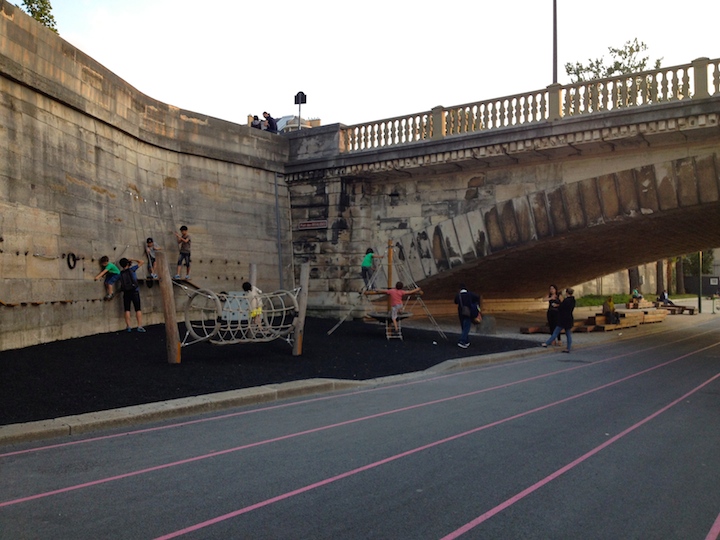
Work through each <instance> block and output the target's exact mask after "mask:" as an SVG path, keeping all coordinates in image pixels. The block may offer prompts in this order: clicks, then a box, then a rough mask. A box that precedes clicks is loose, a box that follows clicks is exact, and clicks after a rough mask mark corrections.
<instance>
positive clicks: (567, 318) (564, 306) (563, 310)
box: [542, 288, 575, 353]
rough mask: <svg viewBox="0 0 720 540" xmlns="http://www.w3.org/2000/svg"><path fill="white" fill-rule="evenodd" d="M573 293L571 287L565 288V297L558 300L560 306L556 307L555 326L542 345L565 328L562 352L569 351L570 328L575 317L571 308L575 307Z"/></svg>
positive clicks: (544, 345)
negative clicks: (556, 318)
mask: <svg viewBox="0 0 720 540" xmlns="http://www.w3.org/2000/svg"><path fill="white" fill-rule="evenodd" d="M574 293H575V291H574V290H573V289H569V288H568V289H565V298H564V299H563V301H562V302H560V307H559V308H558V323H557V326H556V327H555V330H554V331H553V333H552V336H550V338H549V339H548V340H547V341H546V342H545V343H543V344H542V346H543V347H547V346H548V345H550V344H551V343H552V342H553V341H555V339H557V337H558V336H559V335H560V332H562V331H563V330H565V335H566V336H567V349H563V351H562V352H564V353H569V352H570V349H571V348H572V328H573V325H574V324H575V319H574V317H573V310H574V309H575V297H574V296H573V294H574Z"/></svg>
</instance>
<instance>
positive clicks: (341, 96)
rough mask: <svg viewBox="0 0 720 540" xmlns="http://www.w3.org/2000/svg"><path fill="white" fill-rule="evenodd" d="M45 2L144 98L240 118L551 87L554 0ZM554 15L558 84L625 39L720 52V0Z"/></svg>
mask: <svg viewBox="0 0 720 540" xmlns="http://www.w3.org/2000/svg"><path fill="white" fill-rule="evenodd" d="M17 3H18V4H20V3H21V2H20V1H19V0H18V1H17ZM51 4H52V12H53V15H54V17H55V21H56V23H57V29H58V31H59V33H60V36H61V37H62V38H63V39H65V40H67V41H68V42H69V43H71V44H72V45H74V46H76V47H77V48H79V49H80V50H82V51H83V52H84V53H86V54H88V55H89V56H91V57H92V58H94V59H95V60H97V61H98V62H100V63H101V64H103V65H104V66H105V67H106V68H107V69H109V70H110V71H112V72H114V73H115V74H116V75H118V76H119V77H121V78H122V79H124V80H125V81H126V82H128V83H129V84H130V85H132V86H133V87H135V88H136V89H137V90H139V91H140V92H142V93H143V94H146V95H147V96H149V97H151V98H153V99H157V100H159V101H162V102H165V103H167V104H169V105H173V106H176V107H179V108H182V109H186V110H189V111H193V112H196V113H200V114H203V115H208V116H214V117H217V118H221V119H223V120H228V121H231V122H237V123H241V124H245V123H246V122H247V115H248V114H257V115H261V114H262V112H263V111H268V112H270V113H271V114H272V115H273V116H275V117H276V118H280V117H282V116H285V115H291V114H297V112H298V107H297V105H295V104H294V97H295V94H297V93H298V92H299V91H303V92H305V94H306V95H307V104H305V105H303V106H302V116H303V118H319V119H320V120H321V122H322V125H328V124H333V123H337V122H340V123H343V124H346V125H353V124H359V123H363V122H369V121H373V120H379V119H384V118H391V117H395V116H402V115H406V114H411V113H416V112H421V111H428V110H430V109H432V108H433V107H435V106H437V105H443V106H451V105H461V104H464V103H471V102H475V101H481V100H485V99H491V98H496V97H502V96H507V95H512V94H519V93H523V92H528V91H533V90H538V89H541V88H545V87H546V86H548V85H549V84H551V83H552V69H553V16H552V13H553V2H552V0H512V1H505V2H500V1H497V0H493V1H490V0H442V1H434V2H433V1H429V0H414V1H412V2H410V1H406V0H364V1H363V2H352V3H351V2H337V1H333V2H331V1H327V0H295V1H289V0H225V1H222V2H219V1H215V2H207V1H206V2H202V1H198V0H195V1H192V2H191V1H188V0H51ZM648 6H650V7H648ZM670 6H672V7H670ZM557 10H558V17H557V20H558V82H559V83H561V84H565V83H569V82H570V80H569V77H568V76H567V75H565V69H564V65H565V64H566V63H567V62H578V61H579V62H582V63H587V61H588V59H590V58H601V57H605V58H607V59H609V55H608V47H617V48H619V47H621V46H622V45H623V44H624V43H625V42H626V41H629V40H632V39H634V38H638V39H639V40H640V41H643V42H645V43H646V44H647V45H648V51H647V52H646V54H647V55H648V56H649V57H650V64H649V65H652V64H653V63H654V60H655V59H658V58H662V65H663V66H675V65H679V64H685V63H689V62H690V61H692V60H693V59H695V58H699V57H703V56H706V57H709V58H718V57H720V40H719V39H718V38H717V28H716V26H717V21H718V20H720V1H718V0H687V1H685V2H683V3H681V4H676V3H670V2H658V3H648V2H640V1H637V0H603V1H600V2H577V1H572V0H557Z"/></svg>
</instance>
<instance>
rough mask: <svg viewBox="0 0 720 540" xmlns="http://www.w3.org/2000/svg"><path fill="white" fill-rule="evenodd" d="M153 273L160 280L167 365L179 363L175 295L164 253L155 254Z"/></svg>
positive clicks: (178, 335)
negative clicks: (154, 272)
mask: <svg viewBox="0 0 720 540" xmlns="http://www.w3.org/2000/svg"><path fill="white" fill-rule="evenodd" d="M155 259H156V260H155V271H156V272H157V274H158V277H159V278H160V281H159V284H160V295H161V297H162V304H163V314H164V315H165V341H166V343H165V348H166V350H167V359H168V363H169V364H179V363H180V348H181V344H180V331H179V330H178V325H177V313H176V312H175V295H174V293H173V283H172V278H171V277H170V269H169V268H168V265H167V261H166V260H165V252H163V251H156V252H155Z"/></svg>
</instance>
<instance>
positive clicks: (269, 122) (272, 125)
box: [263, 111, 278, 133]
mask: <svg viewBox="0 0 720 540" xmlns="http://www.w3.org/2000/svg"><path fill="white" fill-rule="evenodd" d="M263 118H265V131H267V132H268V133H277V132H278V127H277V120H275V119H274V118H273V117H272V116H271V115H270V113H269V112H267V111H265V112H264V113H263Z"/></svg>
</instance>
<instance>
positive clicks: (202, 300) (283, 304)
mask: <svg viewBox="0 0 720 540" xmlns="http://www.w3.org/2000/svg"><path fill="white" fill-rule="evenodd" d="M183 288H184V289H186V293H187V295H188V302H187V304H186V305H185V328H186V335H185V339H183V342H182V345H183V346H186V345H192V344H193V343H198V342H200V341H209V342H210V343H213V344H216V345H232V344H236V343H265V342H268V341H273V340H275V339H285V340H286V341H287V342H288V343H292V340H293V334H294V328H295V318H296V317H297V315H298V302H297V296H298V293H299V292H300V289H294V290H293V291H287V290H279V291H275V292H272V293H257V294H256V295H255V296H249V295H248V293H246V292H244V291H240V292H221V293H214V292H213V291H211V290H209V289H198V290H189V289H188V288H187V287H183Z"/></svg>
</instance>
